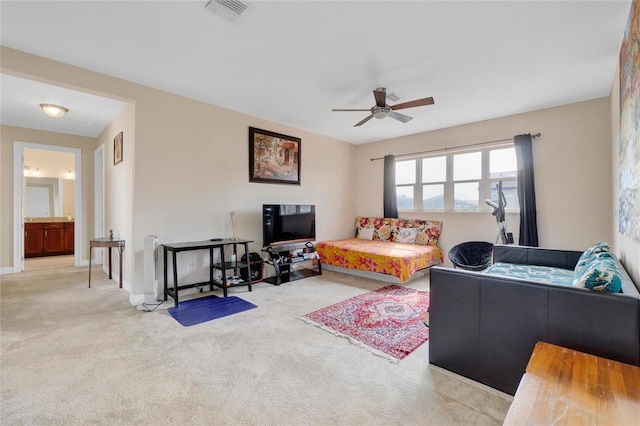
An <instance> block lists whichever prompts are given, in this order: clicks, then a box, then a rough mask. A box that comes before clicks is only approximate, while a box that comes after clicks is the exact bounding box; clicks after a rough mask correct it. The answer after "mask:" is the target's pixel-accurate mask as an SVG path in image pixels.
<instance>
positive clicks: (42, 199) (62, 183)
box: [24, 177, 75, 218]
mask: <svg viewBox="0 0 640 426" xmlns="http://www.w3.org/2000/svg"><path fill="white" fill-rule="evenodd" d="M74 184H75V181H74V180H73V179H56V178H46V177H27V178H26V191H25V197H24V204H25V205H24V212H25V217H27V218H29V217H65V216H68V215H73V212H74V209H75V205H74V204H75V200H74Z"/></svg>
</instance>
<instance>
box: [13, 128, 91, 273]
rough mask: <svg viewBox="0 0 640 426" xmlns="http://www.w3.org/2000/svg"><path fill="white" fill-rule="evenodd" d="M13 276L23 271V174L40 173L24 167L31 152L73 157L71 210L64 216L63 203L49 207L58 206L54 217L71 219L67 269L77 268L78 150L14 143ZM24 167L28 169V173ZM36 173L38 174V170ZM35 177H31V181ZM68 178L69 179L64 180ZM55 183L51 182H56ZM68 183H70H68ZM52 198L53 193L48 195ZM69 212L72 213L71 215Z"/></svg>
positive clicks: (79, 212) (79, 225)
mask: <svg viewBox="0 0 640 426" xmlns="http://www.w3.org/2000/svg"><path fill="white" fill-rule="evenodd" d="M13 148H14V149H13V153H14V158H13V160H14V161H13V168H14V174H13V183H14V188H13V194H14V195H13V222H14V223H13V235H14V238H13V272H14V273H19V272H22V271H24V270H25V261H24V259H25V256H24V250H25V247H24V235H25V234H24V223H25V217H26V212H25V200H26V187H27V178H26V177H25V172H28V173H27V174H33V173H34V172H35V171H36V169H39V167H38V166H36V165H30V164H25V150H29V149H34V150H42V151H50V152H53V153H61V152H63V153H71V154H73V165H74V170H73V177H74V179H73V189H72V190H71V191H72V192H73V200H74V201H73V207H67V211H66V212H64V203H63V201H59V202H57V203H54V201H51V202H50V204H49V206H50V207H51V209H52V210H55V206H56V205H58V206H60V208H58V209H57V210H55V211H54V212H53V213H54V214H58V215H61V216H62V217H64V216H72V217H73V220H74V227H73V242H74V244H73V246H74V247H73V248H74V254H73V263H72V265H70V266H80V262H81V259H80V230H81V229H82V223H83V220H82V219H83V218H82V210H81V206H82V192H81V185H80V182H81V181H82V155H81V154H82V153H81V150H80V149H79V148H71V147H64V146H56V145H44V144H37V143H27V142H18V141H14V146H13ZM26 167H29V169H28V170H27V169H26ZM38 171H39V170H38ZM69 173H71V169H70V168H69ZM35 176H36V175H33V176H31V177H32V178H33V177H35ZM67 177H69V178H70V177H71V176H67ZM56 179H57V180H64V176H60V177H57V178H56ZM56 179H54V180H56ZM69 180H70V179H69ZM60 188H61V189H59V190H58V191H59V192H60V193H62V192H63V189H62V188H63V186H60ZM51 193H52V194H53V192H51ZM71 210H72V212H71Z"/></svg>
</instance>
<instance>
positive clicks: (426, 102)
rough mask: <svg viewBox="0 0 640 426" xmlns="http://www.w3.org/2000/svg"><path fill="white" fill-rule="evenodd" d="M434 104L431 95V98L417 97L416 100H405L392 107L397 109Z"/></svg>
mask: <svg viewBox="0 0 640 426" xmlns="http://www.w3.org/2000/svg"><path fill="white" fill-rule="evenodd" d="M433 104H434V100H433V98H432V97H429V98H423V99H416V100H415V101H409V102H403V103H401V104H398V105H393V106H392V107H391V109H392V110H394V111H395V110H397V109H404V108H413V107H419V106H425V105H433Z"/></svg>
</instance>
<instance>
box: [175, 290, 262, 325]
mask: <svg viewBox="0 0 640 426" xmlns="http://www.w3.org/2000/svg"><path fill="white" fill-rule="evenodd" d="M253 308H257V306H256V305H254V304H253V303H249V302H247V301H246V300H242V299H240V298H239V297H236V296H229V297H218V296H207V297H201V298H198V299H191V300H185V301H184V302H182V301H181V302H180V304H179V305H178V306H174V307H171V308H169V309H167V310H168V311H169V314H171V316H172V317H173V318H174V319H175V320H176V321H178V322H179V323H180V324H182V325H183V326H185V327H189V326H191V325H196V324H200V323H203V322H207V321H211V320H214V319H217V318H222V317H226V316H229V315H233V314H237V313H238V312H243V311H248V310H249V309H253Z"/></svg>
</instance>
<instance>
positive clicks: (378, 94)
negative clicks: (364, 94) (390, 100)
mask: <svg viewBox="0 0 640 426" xmlns="http://www.w3.org/2000/svg"><path fill="white" fill-rule="evenodd" d="M373 97H374V98H376V106H379V107H383V106H386V105H387V89H385V88H384V87H379V88H377V89H376V90H374V91H373Z"/></svg>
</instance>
